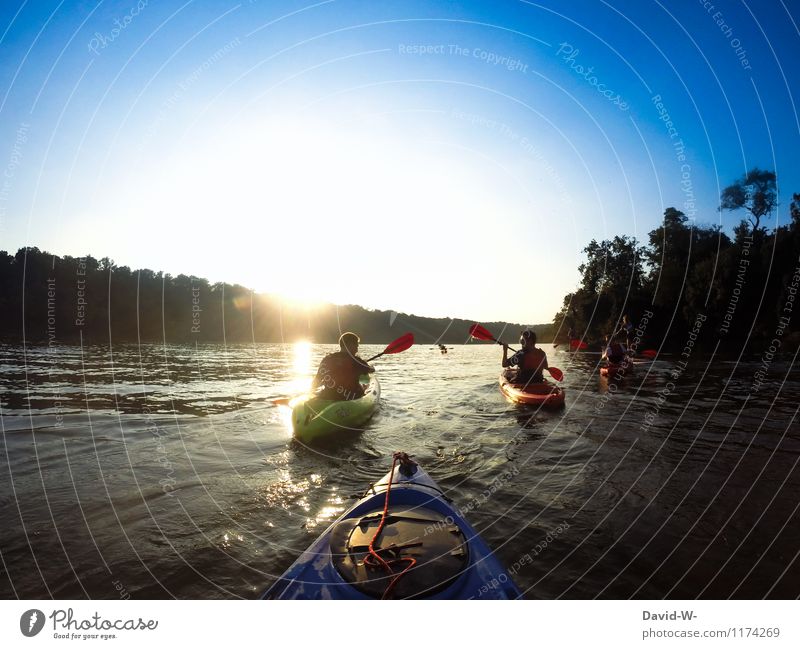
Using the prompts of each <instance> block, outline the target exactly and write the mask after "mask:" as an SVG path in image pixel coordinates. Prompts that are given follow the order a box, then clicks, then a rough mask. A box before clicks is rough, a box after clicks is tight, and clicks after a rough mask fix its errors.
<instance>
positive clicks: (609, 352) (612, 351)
mask: <svg viewBox="0 0 800 649" xmlns="http://www.w3.org/2000/svg"><path fill="white" fill-rule="evenodd" d="M606 357H607V358H608V360H610V361H611V362H612V363H621V362H622V361H623V360H625V347H624V346H623V345H621V344H619V343H611V344H610V345H609V346H608V347H606Z"/></svg>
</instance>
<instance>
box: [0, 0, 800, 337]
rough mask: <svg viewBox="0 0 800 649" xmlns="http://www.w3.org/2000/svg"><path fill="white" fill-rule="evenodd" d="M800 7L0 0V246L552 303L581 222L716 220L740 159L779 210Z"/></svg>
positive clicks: (470, 312)
mask: <svg viewBox="0 0 800 649" xmlns="http://www.w3.org/2000/svg"><path fill="white" fill-rule="evenodd" d="M798 23H800V6H798V3H797V2H788V1H786V0H783V1H782V0H776V1H770V2H755V1H754V0H748V1H747V2H744V1H733V0H726V1H722V0H720V1H714V2H710V1H706V0H682V1H680V2H666V1H664V0H662V1H661V2H658V1H649V0H642V1H639V2H630V1H626V2H623V1H621V0H613V1H608V2H604V1H601V0H596V1H588V0H573V1H571V2H560V1H558V2H557V1H555V0H550V1H544V2H521V1H512V0H508V1H500V0H497V1H488V0H487V1H485V2H416V1H413V0H406V1H403V2H397V1H391V2H389V1H375V0H364V1H360V2H353V1H349V0H329V1H327V2H325V1H316V2H315V1H313V0H302V1H300V0H295V1H267V0H253V1H248V0H244V1H242V2H235V1H233V0H230V1H228V0H215V1H213V2H201V1H200V0H196V1H194V2H192V1H189V2H180V1H179V2H172V1H170V0H120V1H117V0H105V1H103V2H94V1H75V0H64V1H63V2H55V1H53V2H39V1H36V2H34V1H27V2H23V1H21V0H4V1H3V2H2V4H0V35H1V36H2V38H1V39H0V166H2V168H3V171H2V172H1V173H2V177H0V249H6V250H9V251H16V249H17V248H19V247H22V246H25V245H30V246H37V247H39V248H41V249H46V250H49V251H51V252H53V253H56V254H71V255H75V256H79V255H83V254H92V255H94V256H96V257H102V256H109V257H111V258H112V259H114V260H115V261H116V262H117V263H118V264H119V265H128V266H131V267H133V268H139V267H148V268H152V269H154V270H164V271H167V272H170V273H172V274H178V273H185V274H189V275H195V276H200V277H207V278H209V279H210V280H212V281H218V280H225V281H230V282H238V283H241V284H244V285H246V286H249V287H252V288H254V289H256V290H259V291H265V292H277V293H282V294H284V295H288V296H289V297H293V298H295V299H298V300H313V299H323V300H326V301H331V302H335V303H356V304H362V305H364V306H368V307H374V308H392V309H396V310H399V311H405V312H411V313H415V314H418V315H430V316H448V315H449V316H457V317H465V318H475V319H478V320H484V321H488V320H509V321H517V322H527V323H534V322H546V321H549V320H551V319H552V317H553V314H554V313H555V312H556V310H557V309H558V308H559V306H560V304H561V301H562V298H563V296H564V294H565V293H567V292H568V291H570V290H572V289H573V288H574V287H575V285H576V283H577V281H578V272H577V266H578V265H579V264H580V263H581V260H582V255H581V249H582V248H583V247H584V246H585V245H586V243H588V241H589V240H590V239H592V238H598V239H600V238H606V237H611V236H613V235H615V234H630V235H635V236H636V237H638V238H639V239H641V240H646V239H647V233H648V232H649V231H650V230H652V229H653V228H654V227H656V226H657V225H658V224H659V222H660V220H661V217H662V215H663V212H664V209H665V208H666V207H668V206H675V207H677V208H679V209H682V210H683V211H684V212H686V213H687V214H688V215H690V216H693V217H695V218H696V220H697V222H698V223H717V222H721V223H722V224H723V226H724V227H725V228H726V230H730V228H731V227H732V226H733V225H734V224H735V223H736V222H738V220H739V219H740V218H741V215H738V214H734V215H732V214H720V213H719V212H718V211H717V209H716V208H717V206H718V204H719V194H720V191H721V189H722V188H723V187H725V186H726V185H727V184H730V183H731V182H732V181H734V180H735V179H736V178H737V177H739V176H741V175H742V174H743V173H744V172H745V171H746V170H747V169H749V168H752V167H754V166H759V167H762V168H767V169H773V170H775V171H776V172H777V174H778V184H779V190H780V200H781V206H780V207H779V209H778V211H777V212H776V213H775V214H774V215H773V222H772V224H771V225H773V226H774V224H775V223H776V222H778V223H784V222H786V220H787V219H788V206H789V201H790V200H791V194H792V192H800V164H799V163H798V158H799V157H800V156H798V151H800V146H799V145H800V122H799V121H798V112H797V107H798V106H797V104H798V103H800V97H798V89H799V88H800V72H798V61H800V32H798ZM659 98H660V100H659ZM667 119H669V121H670V122H671V129H670V126H669V125H668V124H667V122H666V120H667Z"/></svg>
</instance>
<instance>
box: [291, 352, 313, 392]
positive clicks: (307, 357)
mask: <svg viewBox="0 0 800 649" xmlns="http://www.w3.org/2000/svg"><path fill="white" fill-rule="evenodd" d="M312 371H313V368H312V367H311V343H310V342H308V341H307V340H301V341H298V342H296V343H294V345H292V380H291V382H290V384H289V386H290V388H291V389H292V392H293V393H294V394H299V393H301V392H305V391H306V390H308V388H309V386H310V385H311V373H312Z"/></svg>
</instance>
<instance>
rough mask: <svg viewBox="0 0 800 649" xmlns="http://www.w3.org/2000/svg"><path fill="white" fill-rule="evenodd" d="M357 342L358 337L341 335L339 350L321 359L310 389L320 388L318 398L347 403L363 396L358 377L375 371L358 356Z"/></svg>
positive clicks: (347, 334) (349, 334) (351, 334)
mask: <svg viewBox="0 0 800 649" xmlns="http://www.w3.org/2000/svg"><path fill="white" fill-rule="evenodd" d="M359 342H360V341H359V340H358V336H356V335H355V334H353V333H349V332H348V333H345V334H342V336H341V337H340V338H339V346H340V348H341V349H340V350H339V351H338V352H334V353H332V354H328V355H327V356H325V358H323V359H322V361H321V362H320V364H319V370H318V371H317V375H316V377H314V382H313V384H312V389H316V388H317V387H320V386H322V390H321V391H320V392H318V393H317V396H318V397H319V398H321V399H326V400H329V401H349V400H351V399H358V398H360V397H362V396H364V389H363V388H362V387H361V383H360V382H359V377H360V376H361V375H362V374H370V373H371V372H374V371H375V369H374V368H373V367H371V366H370V365H368V364H367V362H366V361H364V360H363V359H361V358H360V357H359V356H358V354H357V352H358V343H359Z"/></svg>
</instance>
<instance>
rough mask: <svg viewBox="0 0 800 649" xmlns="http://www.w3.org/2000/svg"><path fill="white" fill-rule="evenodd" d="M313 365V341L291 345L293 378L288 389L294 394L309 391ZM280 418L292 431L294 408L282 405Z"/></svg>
mask: <svg viewBox="0 0 800 649" xmlns="http://www.w3.org/2000/svg"><path fill="white" fill-rule="evenodd" d="M312 372H313V367H312V364H311V343H310V342H308V341H307V340H300V341H298V342H296V343H294V344H293V345H292V347H291V378H290V380H289V383H288V385H287V390H288V392H289V394H291V395H292V396H297V395H300V394H302V393H304V392H307V391H308V390H309V388H310V387H311V375H312ZM280 419H281V421H282V422H283V426H284V428H285V429H286V430H287V431H289V434H290V435H291V433H292V409H291V408H290V407H288V406H285V405H282V406H280Z"/></svg>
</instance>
